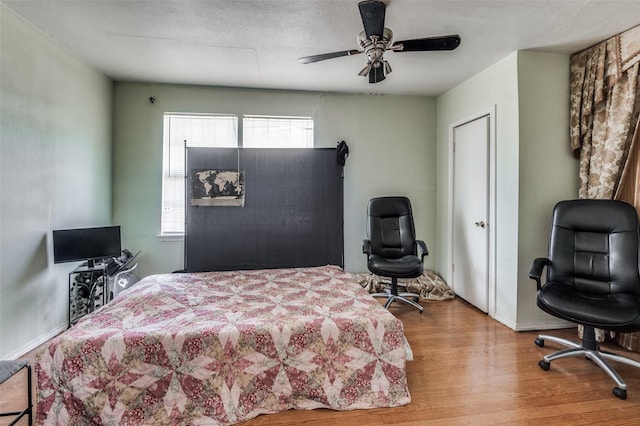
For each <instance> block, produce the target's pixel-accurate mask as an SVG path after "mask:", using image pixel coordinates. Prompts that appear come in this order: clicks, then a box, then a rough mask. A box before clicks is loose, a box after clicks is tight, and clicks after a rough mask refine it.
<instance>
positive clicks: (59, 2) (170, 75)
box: [2, 0, 640, 96]
mask: <svg viewBox="0 0 640 426" xmlns="http://www.w3.org/2000/svg"><path fill="white" fill-rule="evenodd" d="M2 3H3V4H5V5H6V6H8V7H9V8H11V9H12V10H14V11H15V12H16V13H17V14H19V15H21V16H22V17H23V18H24V19H26V20H27V21H29V22H31V23H32V24H33V25H34V26H36V27H37V28H39V29H40V30H41V31H43V32H44V33H46V34H49V35H50V36H51V37H53V38H54V39H56V40H58V41H59V42H60V43H62V44H63V45H65V46H67V47H68V48H69V49H70V50H72V51H73V52H75V53H76V54H77V55H78V56H80V57H82V58H83V59H84V60H86V61H87V62H89V63H91V64H92V65H93V66H94V67H95V68H97V69H98V70H100V71H102V72H103V73H105V74H106V75H107V76H109V77H110V78H112V79H113V80H117V81H142V82H156V83H180V84H198V85H213V86H235V87H259V88H274V89H294V90H317V91H337V92H348V93H378V94H412V95H427V96H436V95H439V94H441V93H443V92H444V91H446V90H448V89H450V88H452V87H454V86H455V85H456V84H458V83H460V82H462V81H464V80H465V79H467V78H469V77H471V76H472V75H474V74H476V73H478V72H479V71H481V70H483V69H485V68H487V67H488V66H490V65H492V64H494V63H496V62H497V61H499V60H500V59H502V58H504V57H506V56H507V55H509V54H510V53H512V52H514V51H516V50H523V49H536V50H541V51H548V52H557V53H573V52H576V51H579V50H581V49H583V48H585V47H588V46H590V45H592V44H594V43H596V42H598V41H601V40H603V39H605V38H608V37H610V36H612V35H614V34H616V33H619V32H622V31H624V30H626V29H628V28H631V27H633V26H636V25H639V24H640V0H620V1H618V0H598V1H596V0H553V1H551V0H547V1H545V0H538V1H534V0H509V1H507V0H500V1H496V0H492V1H490V0H467V1H465V0H433V1H429V0H388V1H386V3H387V5H388V6H387V14H386V21H385V24H386V26H387V27H389V28H391V29H392V30H393V32H394V36H395V39H396V40H402V39H411V38H420V37H429V36H438V35H448V34H460V36H461V38H462V43H461V45H460V47H459V48H458V49H457V50H454V51H451V52H407V53H395V52H387V53H386V54H385V59H387V60H388V61H389V62H390V64H391V66H392V68H393V73H391V74H390V75H389V76H388V78H387V79H386V80H385V81H383V82H381V83H378V84H369V83H368V80H367V79H366V78H365V77H359V76H358V75H357V73H358V72H359V71H360V69H362V67H363V66H364V65H365V58H364V55H357V56H352V57H343V58H337V59H332V60H328V61H322V62H318V63H314V64H306V65H305V64H300V63H298V62H297V58H299V57H301V56H308V55H315V54H320V53H327V52H333V51H339V50H347V49H355V48H357V47H356V36H357V34H358V33H359V32H360V31H361V30H362V21H361V20H360V15H359V12H358V7H357V3H358V2H357V1H356V0H353V1H351V0H349V1H347V0H298V1H293V0H209V1H194V0H180V1H162V0H153V1H142V0H138V1H136V0H132V1H118V0H110V1H106V0H72V1H66V0H47V1H37V0H21V1H16V0H4V1H2Z"/></svg>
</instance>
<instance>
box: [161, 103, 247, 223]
mask: <svg viewBox="0 0 640 426" xmlns="http://www.w3.org/2000/svg"><path fill="white" fill-rule="evenodd" d="M163 143H164V153H163V160H162V162H163V164H162V219H161V234H162V235H181V234H183V233H184V217H185V211H184V199H185V186H186V183H185V179H184V178H185V170H184V166H185V164H184V163H185V157H184V149H185V145H186V146H199V147H203V146H204V147H231V148H233V147H236V146H238V117H236V116H235V115H184V114H165V116H164V141H163Z"/></svg>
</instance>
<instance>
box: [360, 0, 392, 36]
mask: <svg viewBox="0 0 640 426" xmlns="http://www.w3.org/2000/svg"><path fill="white" fill-rule="evenodd" d="M358 8H360V16H361V17H362V25H363V26H364V32H365V34H366V35H367V38H370V37H371V36H372V35H375V36H378V37H380V38H382V33H383V32H384V13H385V8H386V6H385V4H384V3H382V2H381V1H377V0H364V1H361V2H360V3H358Z"/></svg>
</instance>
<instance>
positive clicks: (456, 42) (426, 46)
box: [394, 34, 460, 52]
mask: <svg viewBox="0 0 640 426" xmlns="http://www.w3.org/2000/svg"><path fill="white" fill-rule="evenodd" d="M397 44H402V45H403V46H404V47H403V48H402V49H400V50H396V52H427V51H432V50H453V49H455V48H456V47H458V46H460V36H459V35H457V34H454V35H448V36H442V37H427V38H416V39H412V40H402V41H397V42H395V43H394V46H395V45H397Z"/></svg>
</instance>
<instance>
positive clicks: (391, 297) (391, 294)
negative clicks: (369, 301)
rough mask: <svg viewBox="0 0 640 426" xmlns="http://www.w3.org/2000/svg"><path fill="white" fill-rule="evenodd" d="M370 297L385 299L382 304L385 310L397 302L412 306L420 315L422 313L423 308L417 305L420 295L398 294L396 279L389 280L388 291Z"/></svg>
mask: <svg viewBox="0 0 640 426" xmlns="http://www.w3.org/2000/svg"><path fill="white" fill-rule="evenodd" d="M371 296H373V297H385V298H387V302H386V303H385V304H384V307H385V309H389V306H391V304H392V303H393V302H395V301H396V300H397V301H400V302H404V303H406V304H408V305H411V306H413V307H414V308H416V309H417V310H419V311H420V313H422V311H424V308H423V307H422V306H420V304H418V300H420V295H419V294H416V293H406V292H402V293H400V292H398V279H397V278H392V279H391V288H390V289H386V290H384V292H382V293H374V294H372V295H371ZM411 299H413V300H411Z"/></svg>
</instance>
